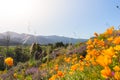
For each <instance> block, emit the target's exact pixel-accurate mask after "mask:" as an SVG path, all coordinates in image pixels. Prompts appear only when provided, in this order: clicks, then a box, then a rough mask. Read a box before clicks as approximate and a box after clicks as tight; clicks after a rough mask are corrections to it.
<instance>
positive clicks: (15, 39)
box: [0, 31, 87, 45]
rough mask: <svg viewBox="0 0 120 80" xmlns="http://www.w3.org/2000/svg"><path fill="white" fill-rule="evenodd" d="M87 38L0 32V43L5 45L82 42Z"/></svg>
mask: <svg viewBox="0 0 120 80" xmlns="http://www.w3.org/2000/svg"><path fill="white" fill-rule="evenodd" d="M86 40H87V39H75V38H68V37H64V36H56V35H53V36H34V35H31V34H25V33H22V34H19V33H16V32H10V31H8V32H4V33H0V45H6V44H7V42H9V41H10V42H9V44H10V45H19V44H32V43H33V42H37V43H39V44H48V43H56V42H63V43H76V42H84V41H86Z"/></svg>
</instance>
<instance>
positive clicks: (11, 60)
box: [4, 57, 13, 66]
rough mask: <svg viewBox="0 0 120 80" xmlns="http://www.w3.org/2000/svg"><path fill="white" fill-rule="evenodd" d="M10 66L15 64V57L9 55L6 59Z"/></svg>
mask: <svg viewBox="0 0 120 80" xmlns="http://www.w3.org/2000/svg"><path fill="white" fill-rule="evenodd" d="M4 62H5V63H6V64H7V65H8V66H12V65H13V58H11V57H8V58H6V59H5V61H4Z"/></svg>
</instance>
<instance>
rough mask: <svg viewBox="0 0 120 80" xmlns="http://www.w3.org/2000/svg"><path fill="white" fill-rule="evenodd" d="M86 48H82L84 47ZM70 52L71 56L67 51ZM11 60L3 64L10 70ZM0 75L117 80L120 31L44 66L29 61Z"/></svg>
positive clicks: (22, 78) (111, 31) (12, 78)
mask: <svg viewBox="0 0 120 80" xmlns="http://www.w3.org/2000/svg"><path fill="white" fill-rule="evenodd" d="M83 46H85V47H83ZM72 48H74V49H73V50H72V52H70V51H69V50H71V49H72ZM81 51H82V52H81ZM8 61H12V60H6V59H5V64H6V66H9V65H11V64H9V63H12V62H8ZM9 67H11V68H10V69H6V70H4V71H1V72H0V78H1V79H3V80H6V79H8V80H17V79H19V80H120V30H115V29H114V27H110V28H108V29H107V30H106V31H105V32H104V33H101V34H98V33H94V38H91V39H89V40H88V41H87V42H86V43H79V44H78V45H77V46H74V47H71V48H70V49H68V48H61V50H60V51H59V55H58V56H56V57H55V58H52V59H51V60H47V61H46V62H44V63H41V64H40V63H39V62H38V61H33V60H30V61H28V62H26V63H21V64H18V65H17V66H9Z"/></svg>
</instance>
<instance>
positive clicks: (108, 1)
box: [0, 0, 120, 39]
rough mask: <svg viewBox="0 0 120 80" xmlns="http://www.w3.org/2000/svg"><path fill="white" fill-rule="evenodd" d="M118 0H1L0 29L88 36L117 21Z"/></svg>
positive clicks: (76, 36)
mask: <svg viewBox="0 0 120 80" xmlns="http://www.w3.org/2000/svg"><path fill="white" fill-rule="evenodd" d="M116 6H120V0H0V33H2V32H6V31H14V32H17V33H29V34H34V35H44V36H49V35H58V36H65V37H72V38H86V39H88V38H90V37H92V36H93V34H94V32H97V33H103V32H104V31H105V30H106V29H107V28H109V27H110V26H115V29H118V26H119V25H120V8H116Z"/></svg>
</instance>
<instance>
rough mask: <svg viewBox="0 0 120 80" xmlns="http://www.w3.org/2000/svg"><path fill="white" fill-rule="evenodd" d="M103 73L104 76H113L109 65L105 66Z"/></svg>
mask: <svg viewBox="0 0 120 80" xmlns="http://www.w3.org/2000/svg"><path fill="white" fill-rule="evenodd" d="M101 75H102V76H103V77H104V78H108V77H110V76H112V72H111V69H110V68H109V67H105V68H104V69H103V70H102V71H101Z"/></svg>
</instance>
